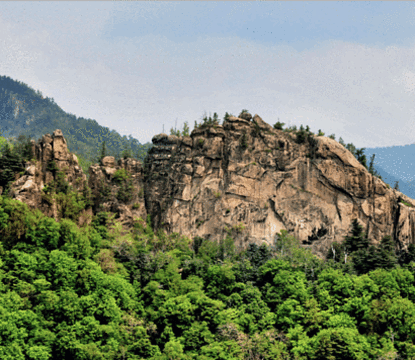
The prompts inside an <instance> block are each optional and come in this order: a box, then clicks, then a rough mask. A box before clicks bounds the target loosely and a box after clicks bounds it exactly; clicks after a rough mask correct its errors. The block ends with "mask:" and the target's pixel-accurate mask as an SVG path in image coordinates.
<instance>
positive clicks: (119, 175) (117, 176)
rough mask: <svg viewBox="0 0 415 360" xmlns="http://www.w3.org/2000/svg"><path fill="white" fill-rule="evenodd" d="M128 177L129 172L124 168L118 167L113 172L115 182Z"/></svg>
mask: <svg viewBox="0 0 415 360" xmlns="http://www.w3.org/2000/svg"><path fill="white" fill-rule="evenodd" d="M128 177H129V174H128V173H127V172H126V171H125V169H118V170H117V171H116V172H115V173H114V177H113V179H114V180H115V181H116V182H117V183H121V182H123V181H125V180H127V179H128Z"/></svg>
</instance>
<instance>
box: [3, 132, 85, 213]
mask: <svg viewBox="0 0 415 360" xmlns="http://www.w3.org/2000/svg"><path fill="white" fill-rule="evenodd" d="M32 153H33V155H34V159H32V161H29V162H27V163H26V169H25V173H24V174H23V175H22V176H20V175H19V174H18V175H17V179H16V181H15V182H14V183H13V184H12V185H11V186H10V195H11V197H13V198H15V199H17V200H20V201H22V202H25V203H26V204H28V205H29V207H31V208H32V209H39V210H41V211H42V212H43V213H44V214H46V215H48V216H53V217H54V218H55V219H58V214H57V208H56V203H55V202H52V203H50V202H49V201H47V200H46V199H45V197H44V196H42V189H43V188H44V187H45V185H49V184H51V183H52V182H53V181H56V180H57V172H56V171H53V170H51V168H50V165H51V163H52V161H54V163H55V164H56V167H57V169H58V170H60V171H62V172H63V173H64V174H65V180H66V181H67V182H68V184H69V185H70V186H72V188H73V189H74V190H77V191H81V190H83V187H84V185H85V184H86V181H87V178H86V175H85V174H84V173H83V171H82V168H81V167H80V166H79V164H78V158H77V157H76V155H75V154H72V153H70V152H69V151H68V148H67V144H66V140H65V138H64V137H63V135H62V131H61V130H56V131H54V132H53V135H52V136H51V135H50V134H46V135H44V136H43V137H42V139H40V140H39V141H38V142H35V141H34V140H32Z"/></svg>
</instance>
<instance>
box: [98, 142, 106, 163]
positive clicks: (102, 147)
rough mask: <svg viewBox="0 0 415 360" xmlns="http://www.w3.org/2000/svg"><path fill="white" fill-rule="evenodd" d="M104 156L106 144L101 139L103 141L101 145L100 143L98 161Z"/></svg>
mask: <svg viewBox="0 0 415 360" xmlns="http://www.w3.org/2000/svg"><path fill="white" fill-rule="evenodd" d="M105 156H107V146H106V144H105V141H103V142H102V145H101V154H100V156H99V159H98V162H101V161H102V159H103V158H104V157H105Z"/></svg>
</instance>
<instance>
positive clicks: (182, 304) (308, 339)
mask: <svg viewBox="0 0 415 360" xmlns="http://www.w3.org/2000/svg"><path fill="white" fill-rule="evenodd" d="M146 220H147V221H146V222H144V221H143V220H141V219H139V220H138V221H137V222H136V223H135V226H134V228H133V229H132V230H131V231H130V233H129V234H126V235H121V228H120V226H119V224H118V223H117V221H116V220H115V219H114V217H113V216H110V214H109V213H105V212H101V213H98V214H97V215H96V216H95V217H94V219H93V222H92V223H91V225H89V226H83V227H79V226H78V225H77V224H76V216H72V218H67V217H63V218H62V219H61V220H60V221H59V222H56V221H55V220H54V219H51V218H49V217H46V216H44V215H43V214H42V213H40V212H39V211H38V210H36V211H32V210H29V208H28V207H27V206H26V205H25V204H23V203H21V202H19V201H16V200H11V199H9V198H8V197H2V196H0V238H1V246H0V270H1V276H0V314H1V315H0V324H1V326H0V339H1V340H0V357H1V358H2V359H165V360H168V359H362V360H363V359H386V358H397V356H398V355H399V356H401V358H405V359H406V358H412V357H414V356H415V346H414V345H413V344H414V340H415V335H414V334H415V333H414V331H413V329H414V328H415V303H414V301H415V287H414V273H415V266H414V263H412V262H411V261H409V262H408V259H409V260H411V259H412V258H411V256H413V254H412V253H413V249H412V248H411V249H410V251H409V252H408V254H407V255H406V257H405V256H400V259H404V260H401V261H399V262H398V261H397V257H396V255H395V252H394V249H395V245H394V243H393V241H392V240H391V238H390V237H387V238H385V239H384V240H382V243H381V244H380V245H379V246H377V247H375V246H373V245H370V242H368V240H367V239H366V237H365V236H364V234H362V231H361V227H359V224H358V223H357V222H353V223H352V224H351V232H350V236H348V237H347V239H346V240H345V242H344V247H345V250H343V251H346V252H348V254H349V256H348V260H347V261H346V263H345V262H344V259H343V258H342V257H340V258H339V260H337V257H336V256H334V259H333V253H329V254H328V256H327V260H325V261H323V260H320V259H318V258H316V257H315V256H313V255H312V254H311V253H310V252H309V250H306V249H304V248H302V247H301V246H300V244H299V241H298V240H296V239H295V238H294V237H293V236H290V235H288V233H287V232H286V231H281V232H280V233H279V234H278V236H277V237H276V240H275V244H274V245H273V246H266V245H261V246H258V245H255V244H251V245H249V246H248V248H247V249H246V250H241V249H237V248H235V246H234V242H233V240H232V238H231V237H229V236H227V237H225V238H224V239H223V241H221V242H219V243H216V242H213V241H210V240H208V239H202V238H195V239H193V240H191V239H188V238H186V237H183V236H180V234H177V233H173V234H171V235H167V234H165V233H164V232H163V231H161V230H159V231H157V233H154V231H153V229H152V228H151V219H150V218H148V219H146ZM371 246H372V247H373V251H372V250H370V251H369V250H368V249H371ZM365 249H366V253H365V256H367V257H369V256H374V255H373V254H377V255H376V256H375V257H374V260H373V261H372V262H371V264H372V265H373V268H370V269H369V268H367V269H363V270H362V269H361V267H359V266H360V265H359V262H356V261H355V259H357V258H358V256H356V255H357V254H360V253H359V252H361V251H362V250H365ZM359 256H360V255H359ZM366 262H367V263H369V262H368V261H366ZM359 274H360V275H359Z"/></svg>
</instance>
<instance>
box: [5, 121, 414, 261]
mask: <svg viewBox="0 0 415 360" xmlns="http://www.w3.org/2000/svg"><path fill="white" fill-rule="evenodd" d="M242 117H243V118H242ZM152 141H153V144H154V147H153V148H152V149H151V150H150V151H149V154H148V156H147V159H146V162H145V164H144V167H143V166H142V165H141V163H140V162H139V161H136V160H133V159H121V160H119V161H118V163H117V164H116V163H115V160H114V158H113V157H110V156H108V157H105V158H104V159H103V160H102V162H101V164H95V165H93V166H91V167H90V169H89V173H90V178H89V183H88V185H89V187H90V188H91V190H92V193H93V195H94V196H95V199H94V204H93V206H92V210H93V213H97V212H99V211H111V212H114V213H116V214H117V217H119V219H120V221H121V222H122V224H123V226H124V228H129V227H131V226H132V224H133V223H134V221H136V219H138V217H141V218H142V219H146V216H147V214H150V215H151V219H152V225H153V227H154V228H155V229H156V230H157V229H158V228H163V229H165V230H166V231H167V232H179V233H181V234H183V235H186V236H189V237H192V238H193V237H195V236H201V237H204V238H211V239H214V240H218V239H222V238H224V237H225V236H226V235H227V234H230V235H231V236H232V237H233V238H234V239H235V241H236V243H237V245H239V246H242V247H245V246H246V245H247V244H248V243H249V242H255V243H262V242H266V243H268V244H272V243H273V241H274V238H275V234H276V233H277V232H279V231H280V230H281V229H286V230H288V232H289V233H291V234H293V235H294V236H295V237H297V238H299V239H300V240H301V241H302V243H303V244H304V246H307V247H311V248H312V249H313V251H314V252H315V253H316V254H317V255H319V256H323V255H324V253H325V252H326V250H327V249H328V247H329V246H330V244H331V243H332V242H333V241H338V242H341V241H343V239H344V237H345V236H346V235H348V234H349V231H350V224H351V222H352V219H354V218H357V219H358V220H359V222H360V223H361V224H362V225H363V226H364V230H365V232H366V233H367V234H368V236H369V238H370V239H371V240H373V241H374V242H379V241H380V240H381V238H382V237H383V236H385V235H392V237H393V238H394V239H395V240H396V241H397V243H398V246H399V247H400V248H406V247H407V245H408V244H409V243H412V242H415V227H414V211H415V210H414V206H415V201H414V200H412V199H410V198H408V197H407V196H405V195H403V194H402V193H400V192H399V191H396V190H393V189H390V188H388V187H387V186H386V184H385V183H384V182H383V181H382V180H380V179H379V178H377V177H375V176H373V175H371V174H370V173H369V172H368V171H367V169H366V168H365V167H364V166H362V165H361V164H360V163H359V162H358V161H357V160H356V158H355V157H354V156H353V155H352V154H351V153H350V152H349V151H348V150H347V149H345V148H344V147H343V146H342V145H341V144H339V143H337V142H336V141H335V140H332V139H330V138H327V137H321V136H320V137H317V136H314V135H310V136H309V137H307V138H306V139H305V140H302V141H300V139H299V138H297V136H296V135H295V134H292V133H287V132H284V131H282V130H276V129H274V128H273V127H271V126H270V125H269V124H267V123H266V122H264V121H263V120H262V119H261V118H260V117H259V116H258V115H255V116H254V117H253V118H252V116H251V115H250V114H243V115H241V118H236V117H230V118H229V119H228V120H227V121H225V122H224V125H223V126H221V125H211V126H204V127H199V128H197V129H194V130H193V132H192V133H191V136H189V137H177V136H173V135H169V136H168V135H166V134H159V135H156V136H154V137H153V140H152ZM32 145H33V151H34V153H35V157H36V161H35V162H30V163H28V164H27V167H26V173H25V174H24V175H23V176H21V177H20V178H18V179H17V180H16V181H15V183H14V184H13V185H12V187H11V189H12V192H11V193H12V196H13V197H15V198H16V199H19V200H21V201H24V202H26V203H28V204H29V205H30V206H31V207H33V208H39V209H41V210H42V211H43V212H44V213H47V214H49V215H51V216H55V218H56V217H57V216H56V208H54V205H53V204H49V203H47V202H45V201H44V200H43V197H42V191H41V190H42V188H43V187H44V185H46V184H49V183H50V182H52V181H53V180H55V179H56V174H54V173H53V172H51V171H48V163H50V161H51V160H55V162H56V164H57V166H58V168H59V169H61V170H62V171H64V173H65V178H66V180H67V181H68V182H69V183H70V184H71V185H72V186H73V187H74V188H75V189H77V190H79V191H80V190H82V188H83V186H85V185H84V184H85V181H86V176H85V174H84V173H83V172H82V169H81V168H80V167H79V165H78V162H77V158H76V156H75V155H73V154H70V153H69V152H68V150H67V147H66V141H65V139H64V138H63V136H62V133H61V131H60V130H56V131H55V132H54V134H53V136H50V135H48V134H47V135H45V136H44V137H43V138H42V139H41V140H40V141H39V142H38V143H37V144H35V143H33V144H32ZM55 207H56V206H55Z"/></svg>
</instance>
